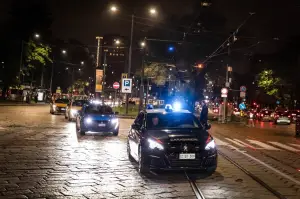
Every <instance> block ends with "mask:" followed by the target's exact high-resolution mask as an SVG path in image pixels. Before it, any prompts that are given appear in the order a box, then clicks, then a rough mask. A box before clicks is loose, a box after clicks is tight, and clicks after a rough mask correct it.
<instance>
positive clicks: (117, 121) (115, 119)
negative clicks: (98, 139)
mask: <svg viewBox="0 0 300 199" xmlns="http://www.w3.org/2000/svg"><path fill="white" fill-rule="evenodd" d="M110 122H111V123H112V124H117V123H119V119H118V118H114V119H112V120H111V121H110Z"/></svg>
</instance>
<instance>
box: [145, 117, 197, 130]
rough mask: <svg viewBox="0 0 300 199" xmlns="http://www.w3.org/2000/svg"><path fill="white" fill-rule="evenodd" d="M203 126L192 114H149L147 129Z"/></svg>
mask: <svg viewBox="0 0 300 199" xmlns="http://www.w3.org/2000/svg"><path fill="white" fill-rule="evenodd" d="M200 126H201V124H200V123H199V121H198V120H197V118H196V117H195V116H194V115H193V114H191V113H166V114H163V113H148V114H147V128H148V129H161V128H199V127H200Z"/></svg>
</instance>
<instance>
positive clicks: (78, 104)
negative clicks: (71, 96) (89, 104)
mask: <svg viewBox="0 0 300 199" xmlns="http://www.w3.org/2000/svg"><path fill="white" fill-rule="evenodd" d="M85 102H86V101H85V100H75V101H74V102H73V106H83V104H84V103H85Z"/></svg>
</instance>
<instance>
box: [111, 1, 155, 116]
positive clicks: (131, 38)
mask: <svg viewBox="0 0 300 199" xmlns="http://www.w3.org/2000/svg"><path fill="white" fill-rule="evenodd" d="M110 10H111V11H112V12H114V13H116V12H117V11H119V9H118V8H117V6H111V7H110ZM149 13H150V15H152V16H154V15H156V14H157V12H156V9H155V8H150V9H149ZM134 18H135V16H134V13H132V14H131V29H130V43H129V54H128V70H127V73H128V78H130V73H131V63H132V40H133V29H134ZM126 114H128V95H127V94H126Z"/></svg>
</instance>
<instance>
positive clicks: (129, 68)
mask: <svg viewBox="0 0 300 199" xmlns="http://www.w3.org/2000/svg"><path fill="white" fill-rule="evenodd" d="M133 26H134V14H132V15H131V30H130V45H129V58H128V71H127V73H128V78H130V72H131V59H132V39H133ZM127 114H128V94H127V93H126V115H127Z"/></svg>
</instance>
